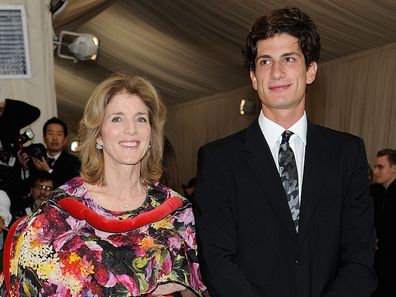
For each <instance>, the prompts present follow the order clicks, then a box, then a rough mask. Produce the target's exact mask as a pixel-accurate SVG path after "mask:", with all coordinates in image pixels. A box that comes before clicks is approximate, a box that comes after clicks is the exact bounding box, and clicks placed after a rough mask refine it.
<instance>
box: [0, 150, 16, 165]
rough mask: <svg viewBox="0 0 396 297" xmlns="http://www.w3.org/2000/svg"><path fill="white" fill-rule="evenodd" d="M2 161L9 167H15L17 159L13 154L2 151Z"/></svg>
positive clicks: (0, 154) (0, 155) (0, 153)
mask: <svg viewBox="0 0 396 297" xmlns="http://www.w3.org/2000/svg"><path fill="white" fill-rule="evenodd" d="M0 161H1V162H3V163H5V164H7V166H9V167H14V165H15V161H16V158H15V156H14V155H13V154H11V153H9V152H6V151H4V150H0Z"/></svg>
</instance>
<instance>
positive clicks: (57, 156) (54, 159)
mask: <svg viewBox="0 0 396 297" xmlns="http://www.w3.org/2000/svg"><path fill="white" fill-rule="evenodd" d="M43 135H44V143H45V145H46V147H47V152H46V154H47V155H46V156H42V157H41V158H40V157H30V156H28V155H27V154H26V153H22V155H21V154H19V156H18V158H19V160H20V162H21V164H22V166H23V167H24V169H25V170H30V169H32V171H33V172H32V173H31V172H29V175H30V174H35V173H34V171H37V170H38V171H45V172H48V173H50V174H51V177H52V179H53V181H54V186H55V187H58V186H60V185H62V184H64V183H65V182H67V181H69V180H70V179H72V178H73V177H75V176H77V175H79V171H80V161H79V160H78V158H77V157H75V156H73V155H71V154H69V153H68V152H67V151H66V149H65V147H66V144H67V126H66V124H65V123H64V122H63V121H61V120H60V119H58V118H56V117H53V118H51V119H49V120H48V121H47V122H45V124H44V126H43ZM30 159H31V160H32V162H33V165H34V166H33V168H30V169H29V167H28V161H29V160H30Z"/></svg>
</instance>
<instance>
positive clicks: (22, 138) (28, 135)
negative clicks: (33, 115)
mask: <svg viewBox="0 0 396 297" xmlns="http://www.w3.org/2000/svg"><path fill="white" fill-rule="evenodd" d="M33 137H34V133H33V131H32V129H30V128H28V129H26V130H25V132H23V133H22V134H21V135H18V136H17V138H16V139H15V142H13V143H11V148H12V149H13V150H14V151H15V152H17V151H18V150H20V149H22V148H23V145H24V144H25V143H26V142H28V141H29V140H31V139H33Z"/></svg>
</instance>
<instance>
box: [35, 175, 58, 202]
mask: <svg viewBox="0 0 396 297" xmlns="http://www.w3.org/2000/svg"><path fill="white" fill-rule="evenodd" d="M53 189H54V183H53V182H52V180H44V181H36V182H35V183H34V185H33V186H32V188H31V189H30V194H31V195H32V197H33V199H34V202H35V203H36V202H40V203H41V202H42V201H43V200H44V199H46V198H47V197H48V196H49V195H50V194H51V192H52V190H53Z"/></svg>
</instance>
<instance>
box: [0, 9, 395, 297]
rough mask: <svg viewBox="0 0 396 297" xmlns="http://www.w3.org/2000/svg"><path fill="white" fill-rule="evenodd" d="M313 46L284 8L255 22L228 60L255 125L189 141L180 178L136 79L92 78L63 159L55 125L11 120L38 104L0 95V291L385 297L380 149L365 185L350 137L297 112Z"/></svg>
mask: <svg viewBox="0 0 396 297" xmlns="http://www.w3.org/2000/svg"><path fill="white" fill-rule="evenodd" d="M320 47H321V45H320V37H319V33H318V30H317V28H316V26H315V24H314V22H313V21H312V20H311V19H310V17H309V16H308V15H306V14H305V13H303V12H301V11H300V10H299V9H297V8H290V7H289V8H285V9H279V10H276V11H274V12H271V13H270V14H268V15H266V16H263V17H261V18H259V19H258V20H257V21H256V23H255V24H254V25H253V26H252V27H251V28H250V30H249V33H248V36H247V38H246V42H245V45H244V50H243V53H244V58H245V64H246V67H247V70H248V71H249V74H250V78H251V83H252V86H253V89H254V90H256V91H257V93H258V96H259V98H260V100H261V105H262V110H261V113H260V115H259V118H258V120H256V121H255V122H254V123H253V124H252V125H251V126H249V127H248V128H246V129H245V130H243V131H240V132H238V133H236V134H234V135H231V136H229V137H227V138H224V139H221V140H217V141H215V142H212V143H210V144H207V145H205V146H203V147H202V148H201V149H200V151H199V160H198V171H197V177H195V176H194V177H191V179H190V180H189V181H188V182H187V183H186V184H182V182H181V181H180V174H179V172H178V165H177V155H176V153H175V150H174V148H173V146H172V144H171V141H170V140H169V139H168V138H166V137H165V136H164V131H163V128H164V123H165V118H166V108H165V105H164V103H163V102H162V100H161V98H160V96H159V95H158V93H157V91H156V89H155V88H154V86H153V85H152V84H151V83H150V82H149V81H147V80H145V79H143V78H141V77H139V76H133V75H130V74H126V73H117V74H113V75H112V76H110V77H108V78H107V79H106V80H104V81H103V82H101V83H100V84H99V85H98V86H97V87H96V89H95V90H94V92H93V93H92V95H91V97H90V98H89V100H88V102H87V105H86V108H85V111H84V115H83V118H82V120H81V122H80V129H79V134H78V142H79V146H78V148H77V150H78V152H77V154H78V156H79V158H78V157H77V156H76V155H75V153H71V152H70V151H69V150H68V146H67V145H68V127H67V126H66V124H65V123H64V122H63V121H62V120H61V119H59V118H57V117H53V118H50V119H49V120H48V121H46V122H45V124H44V126H43V142H44V145H43V144H31V140H32V136H31V135H30V132H29V131H25V132H22V134H21V129H22V128H24V127H26V126H28V125H30V124H31V123H33V122H34V121H35V120H36V119H38V118H39V116H40V110H38V109H37V108H36V107H34V106H32V105H30V104H27V103H24V102H22V101H18V100H12V99H5V100H3V101H0V152H1V154H0V248H3V246H4V244H3V240H4V239H5V238H6V236H7V232H10V234H9V237H8V238H7V239H9V242H10V245H9V246H10V250H7V251H6V253H5V254H4V257H5V259H6V260H5V262H4V263H5V265H4V267H3V269H4V271H5V273H4V274H3V277H4V282H3V285H2V286H1V288H0V292H1V293H0V295H1V294H2V296H6V294H9V293H10V292H12V294H13V296H14V295H15V296H25V295H30V296H38V295H42V296H49V295H51V296H80V295H79V294H82V293H83V292H84V294H85V295H84V296H130V295H128V294H132V295H133V296H165V295H167V296H175V297H176V296H179V297H180V296H183V297H189V296H209V295H210V296H213V297H226V296H227V297H229V296H246V297H264V296H265V297H266V296H293V297H294V296H299V297H308V296H310V297H320V296H356V297H365V296H367V297H369V296H372V297H387V296H393V294H394V293H389V292H393V291H394V289H393V280H394V277H395V276H396V273H395V272H394V267H395V266H396V236H395V235H394V230H395V227H396V226H395V224H396V216H395V215H394V209H395V208H394V207H393V206H394V205H395V206H396V150H394V149H383V150H380V151H379V152H378V154H377V157H376V159H375V162H374V165H373V169H372V170H371V173H370V174H371V176H370V177H369V183H367V176H366V174H367V169H369V166H368V164H367V158H366V155H365V149H364V144H363V141H362V140H361V139H360V138H358V137H356V136H352V135H350V134H347V133H342V132H337V131H334V130H330V129H328V128H324V127H321V126H318V125H315V124H313V123H311V122H310V121H309V120H308V118H307V115H306V113H305V90H306V86H307V85H309V84H311V83H313V82H314V80H315V76H316V73H317V68H318V64H317V63H318V60H319V54H320ZM16 115H18V116H16ZM303 176H304V179H303V178H302V177H303ZM302 189H304V192H302ZM369 194H370V195H371V198H370V195H369ZM195 219H196V220H197V226H195ZM17 220H18V222H17V224H16V225H15V228H16V229H15V228H12V229H9V227H10V225H11V223H12V222H15V221H17ZM373 226H375V229H374V227H373ZM195 228H197V234H196V230H195ZM374 238H376V240H374ZM376 275H377V276H378V279H377V277H376ZM377 281H378V285H377ZM95 294H96V295H95ZM389 294H390V295H389Z"/></svg>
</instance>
